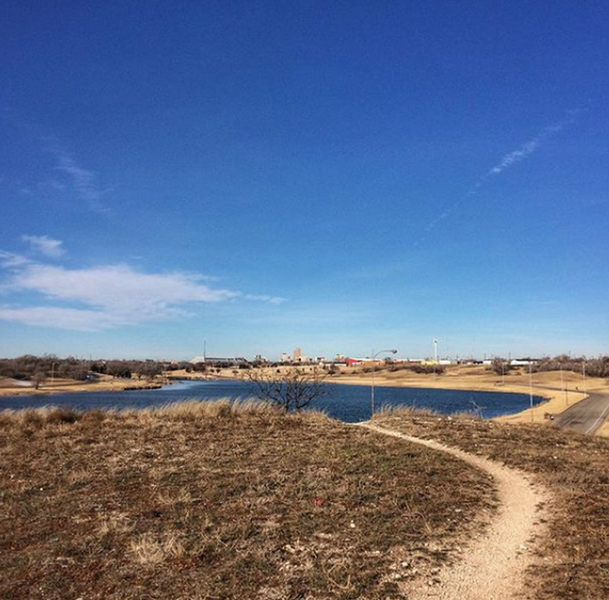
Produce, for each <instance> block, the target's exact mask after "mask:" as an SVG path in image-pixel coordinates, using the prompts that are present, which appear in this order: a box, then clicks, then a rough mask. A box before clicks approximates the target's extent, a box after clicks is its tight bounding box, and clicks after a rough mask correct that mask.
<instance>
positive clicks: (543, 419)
mask: <svg viewBox="0 0 609 600" xmlns="http://www.w3.org/2000/svg"><path fill="white" fill-rule="evenodd" d="M309 368H311V367H309ZM284 369H285V368H284ZM503 379H504V381H501V380H500V379H499V378H498V376H497V375H496V374H494V373H492V372H489V371H486V369H483V368H480V367H466V368H454V369H448V370H447V372H446V373H444V374H442V375H434V374H417V373H413V372H412V371H397V372H390V371H386V370H382V371H377V372H376V374H375V380H374V385H375V387H398V388H399V387H405V388H413V389H441V390H455V391H471V392H491V393H492V392H496V393H508V394H521V395H529V394H530V393H531V391H532V393H533V395H534V396H536V397H540V398H542V399H543V400H544V401H543V402H541V403H539V404H537V405H535V406H534V407H533V408H532V409H531V408H527V409H525V410H523V411H521V412H518V413H514V414H511V415H502V416H499V417H492V419H491V420H493V421H498V422H504V423H531V422H533V423H542V424H543V423H547V424H550V423H551V422H552V421H551V419H549V418H547V415H548V414H551V415H559V414H561V413H562V412H564V411H565V410H567V409H568V408H570V407H571V406H573V404H576V403H577V402H580V401H581V400H583V399H584V398H587V397H588V394H587V393H584V392H583V391H582V390H580V389H579V386H580V385H581V379H580V377H579V376H578V375H577V374H575V373H572V372H568V373H567V372H565V373H563V374H562V375H561V374H559V373H557V372H554V371H545V372H540V373H534V374H533V387H532V390H531V388H530V386H529V381H528V376H526V375H523V374H521V373H519V372H517V373H511V374H509V375H506V376H505V377H504V378H503ZM212 380H213V381H227V380H232V381H240V379H239V378H237V377H235V374H234V370H229V369H225V370H222V371H221V372H219V373H218V372H216V373H214V374H213V377H209V376H205V375H199V374H197V375H195V376H193V375H192V374H190V373H177V374H172V375H165V376H164V378H163V379H160V380H156V381H152V382H147V381H137V380H133V379H107V380H103V381H99V382H95V383H82V382H74V381H66V380H64V381H57V382H56V383H55V385H54V386H52V387H51V386H47V385H45V386H41V388H39V389H37V390H35V389H33V388H30V387H23V386H19V387H12V386H11V387H8V386H1V385H0V403H1V402H2V398H3V397H6V396H24V395H29V396H34V395H35V396H46V395H49V396H51V395H54V394H62V393H72V392H73V393H82V392H122V391H130V390H138V389H142V390H143V389H158V388H159V387H164V386H167V385H172V382H174V381H212ZM325 381H326V382H327V383H334V384H337V385H360V386H370V385H371V383H372V374H371V373H362V372H353V373H345V372H342V373H338V374H336V375H333V376H329V377H328V378H327V379H326V380H325ZM0 384H1V381H0ZM586 384H587V385H586V392H591V391H600V392H609V381H607V380H605V379H602V378H588V379H587V381H586ZM608 424H609V420H608V421H607V422H606V423H605V425H604V426H601V427H600V429H599V433H600V432H607V431H608V430H609V427H608ZM601 435H603V433H601ZM604 435H607V433H604Z"/></svg>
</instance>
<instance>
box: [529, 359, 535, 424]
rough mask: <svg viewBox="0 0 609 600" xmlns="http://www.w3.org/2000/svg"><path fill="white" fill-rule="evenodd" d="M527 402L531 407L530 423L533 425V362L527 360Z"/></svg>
mask: <svg viewBox="0 0 609 600" xmlns="http://www.w3.org/2000/svg"><path fill="white" fill-rule="evenodd" d="M529 402H530V406H531V423H533V421H534V418H533V361H532V360H531V359H530V358H529Z"/></svg>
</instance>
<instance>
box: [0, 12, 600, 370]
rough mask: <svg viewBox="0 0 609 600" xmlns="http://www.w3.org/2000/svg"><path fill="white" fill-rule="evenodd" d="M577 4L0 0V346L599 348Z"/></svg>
mask: <svg viewBox="0 0 609 600" xmlns="http://www.w3.org/2000/svg"><path fill="white" fill-rule="evenodd" d="M608 22H609V7H608V6H607V4H606V3H605V2H602V1H586V0H583V1H579V2H549V1H544V2H541V1H531V0H527V1H526V2H525V1H514V0H511V1H509V2H508V1H497V2H492V3H491V2H487V1H483V0H479V1H468V2H453V1H449V0H438V1H434V2H414V1H404V2H386V1H378V2H357V1H349V2H330V3H329V2H321V1H319V2H315V1H298V0H295V1H291V2H281V1H275V2H264V1H259V2H245V1H234V2H232V1H218V2H207V1H200V2H195V1H173V2H166V1H157V2H145V3H143V2H130V1H121V2H115V3H113V2H108V1H107V0H106V1H104V2H94V1H90V2H70V1H65V2H62V3H36V2H24V1H23V0H20V1H12V0H7V1H5V2H3V3H2V6H1V7H0V56H1V57H2V62H1V67H0V68H1V71H0V72H1V78H2V86H0V136H1V139H2V144H1V145H0V203H1V206H2V213H1V214H2V218H1V219H0V356H16V355H19V354H23V353H34V354H41V353H44V352H48V353H56V354H59V355H61V356H65V355H70V354H72V355H78V356H87V357H88V356H89V355H92V356H94V357H142V358H143V357H151V358H175V359H178V358H191V357H192V356H193V355H195V354H201V353H202V350H203V342H204V340H206V341H207V349H208V353H209V354H213V355H245V356H251V355H254V354H257V353H261V354H264V355H266V356H268V357H269V358H273V357H276V356H277V355H278V354H279V353H280V352H282V351H288V352H289V351H291V350H292V349H293V348H294V347H296V346H301V347H302V349H303V352H305V353H306V354H310V355H314V356H315V355H332V354H334V353H336V352H341V353H344V354H349V355H355V356H357V355H366V354H369V353H370V350H371V349H372V348H376V349H381V348H385V347H395V348H398V349H399V354H400V355H401V356H405V357H407V356H410V357H414V356H426V355H430V354H431V353H432V340H433V339H434V338H438V339H439V340H440V343H439V347H440V353H441V354H442V355H450V356H456V355H459V356H468V355H472V354H474V355H477V356H482V355H484V354H486V355H492V354H500V355H507V354H508V353H512V355H527V354H545V353H547V354H556V353H560V352H569V351H570V352H572V353H574V354H582V353H584V354H587V355H596V354H599V353H607V352H609V347H608V340H609V260H608V259H609V235H608V234H609V227H608V225H609V144H608V142H609V102H608V101H607V96H608V94H607V92H608V91H609V78H608V77H607V74H608V72H607V66H606V62H607V56H609V36H608V35H607V23H608Z"/></svg>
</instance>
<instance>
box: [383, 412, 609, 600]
mask: <svg viewBox="0 0 609 600" xmlns="http://www.w3.org/2000/svg"><path fill="white" fill-rule="evenodd" d="M374 422H375V423H378V424H380V425H382V426H385V427H391V428H393V429H397V430H399V431H402V432H404V433H407V434H410V435H414V436H418V437H423V438H431V439H434V440H438V441H441V442H442V443H444V444H447V445H450V446H454V447H458V448H461V449H463V450H465V451H467V452H471V453H474V454H481V455H484V456H487V457H489V458H491V459H492V460H496V461H499V462H501V463H505V464H506V465H508V466H510V467H515V468H518V469H522V470H523V471H526V472H529V473H532V474H533V475H534V477H535V478H536V479H537V480H538V481H539V482H541V483H543V484H544V485H545V486H546V487H547V488H548V489H549V490H550V491H551V492H552V494H553V495H554V501H553V502H552V505H551V507H550V514H551V515H552V517H551V520H550V522H549V524H548V535H547V537H546V538H545V539H543V540H541V541H540V550H539V556H538V560H537V565H536V566H535V568H534V569H533V570H532V571H530V572H529V575H528V577H529V588H530V589H531V590H532V591H535V592H534V596H533V597H535V598H537V599H539V600H556V599H562V598H565V599H566V598H574V599H575V598H577V599H582V600H606V599H607V598H609V440H607V439H600V438H595V437H591V436H586V435H582V434H577V433H571V432H564V431H560V430H558V429H556V428H553V427H543V428H542V427H539V426H535V425H508V424H502V423H496V422H489V421H481V420H477V419H474V418H471V417H452V418H450V417H440V416H437V415H436V416H434V415H429V414H427V415H418V416H417V415H413V414H412V412H408V411H406V412H405V411H400V410H395V411H386V412H385V413H384V414H379V415H378V416H377V417H376V418H375V419H374Z"/></svg>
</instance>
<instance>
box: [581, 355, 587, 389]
mask: <svg viewBox="0 0 609 600" xmlns="http://www.w3.org/2000/svg"><path fill="white" fill-rule="evenodd" d="M582 375H583V378H584V394H586V393H587V392H586V361H585V359H584V362H583V363H582Z"/></svg>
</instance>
